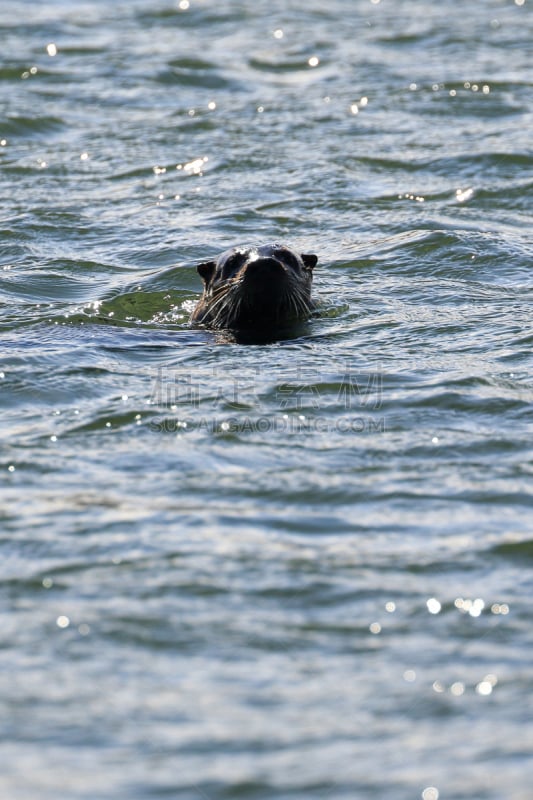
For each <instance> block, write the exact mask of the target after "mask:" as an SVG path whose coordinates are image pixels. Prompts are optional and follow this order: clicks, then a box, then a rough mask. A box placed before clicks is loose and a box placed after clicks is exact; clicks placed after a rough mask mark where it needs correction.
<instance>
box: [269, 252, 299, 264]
mask: <svg viewBox="0 0 533 800" xmlns="http://www.w3.org/2000/svg"><path fill="white" fill-rule="evenodd" d="M274 255H275V256H276V258H279V260H280V261H283V263H284V264H288V265H289V267H292V268H293V269H298V267H299V264H298V259H297V258H296V256H295V255H294V253H292V252H291V251H290V250H286V249H283V250H282V249H281V248H280V249H279V250H274Z"/></svg>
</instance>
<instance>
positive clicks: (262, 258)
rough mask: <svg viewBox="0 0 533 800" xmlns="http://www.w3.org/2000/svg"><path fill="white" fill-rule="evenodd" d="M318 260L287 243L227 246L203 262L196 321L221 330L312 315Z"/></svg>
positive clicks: (269, 325)
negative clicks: (202, 287) (216, 256)
mask: <svg viewBox="0 0 533 800" xmlns="http://www.w3.org/2000/svg"><path fill="white" fill-rule="evenodd" d="M317 261H318V259H317V256H315V255H310V254H298V253H295V252H294V251H293V250H291V249H290V248H288V247H286V246H285V245H282V244H266V245H261V246H259V247H234V248H232V249H231V250H227V251H226V252H225V253H222V255H220V256H219V257H218V258H217V259H216V261H205V262H203V263H202V264H198V268H197V269H198V272H199V274H200V276H201V278H202V280H203V282H204V292H203V295H202V297H201V299H200V302H199V303H198V305H197V306H196V308H195V309H194V311H193V314H192V317H191V321H193V322H202V323H204V324H206V325H209V326H210V327H212V328H219V329H221V328H227V329H234V330H239V329H256V328H259V329H269V328H270V329H271V328H274V327H275V326H280V325H284V324H287V323H289V322H291V321H293V320H297V319H302V318H304V317H307V316H308V315H309V313H310V311H311V310H312V308H313V303H312V300H311V283H312V280H313V269H314V267H315V266H316V263H317Z"/></svg>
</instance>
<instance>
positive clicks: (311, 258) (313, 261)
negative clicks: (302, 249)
mask: <svg viewBox="0 0 533 800" xmlns="http://www.w3.org/2000/svg"><path fill="white" fill-rule="evenodd" d="M302 261H303V262H304V266H306V267H307V269H314V268H315V267H316V265H317V261H318V256H315V255H314V254H313V253H302Z"/></svg>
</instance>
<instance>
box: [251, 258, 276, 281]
mask: <svg viewBox="0 0 533 800" xmlns="http://www.w3.org/2000/svg"><path fill="white" fill-rule="evenodd" d="M241 273H243V274H244V277H245V278H246V279H248V280H251V279H255V278H257V279H259V280H261V279H262V278H275V277H279V278H281V277H284V276H285V275H286V273H287V267H286V266H285V264H282V263H281V261H278V259H277V258H256V259H254V260H253V261H249V262H248V263H247V264H245V266H244V267H243V268H242V270H241Z"/></svg>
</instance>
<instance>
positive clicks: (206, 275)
mask: <svg viewBox="0 0 533 800" xmlns="http://www.w3.org/2000/svg"><path fill="white" fill-rule="evenodd" d="M216 268H217V265H216V261H202V263H201V264H198V266H197V267H196V269H197V270H198V274H199V276H200V277H201V279H202V280H203V282H204V284H205V285H206V286H209V284H210V283H211V281H212V280H213V275H214V274H215V270H216Z"/></svg>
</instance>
